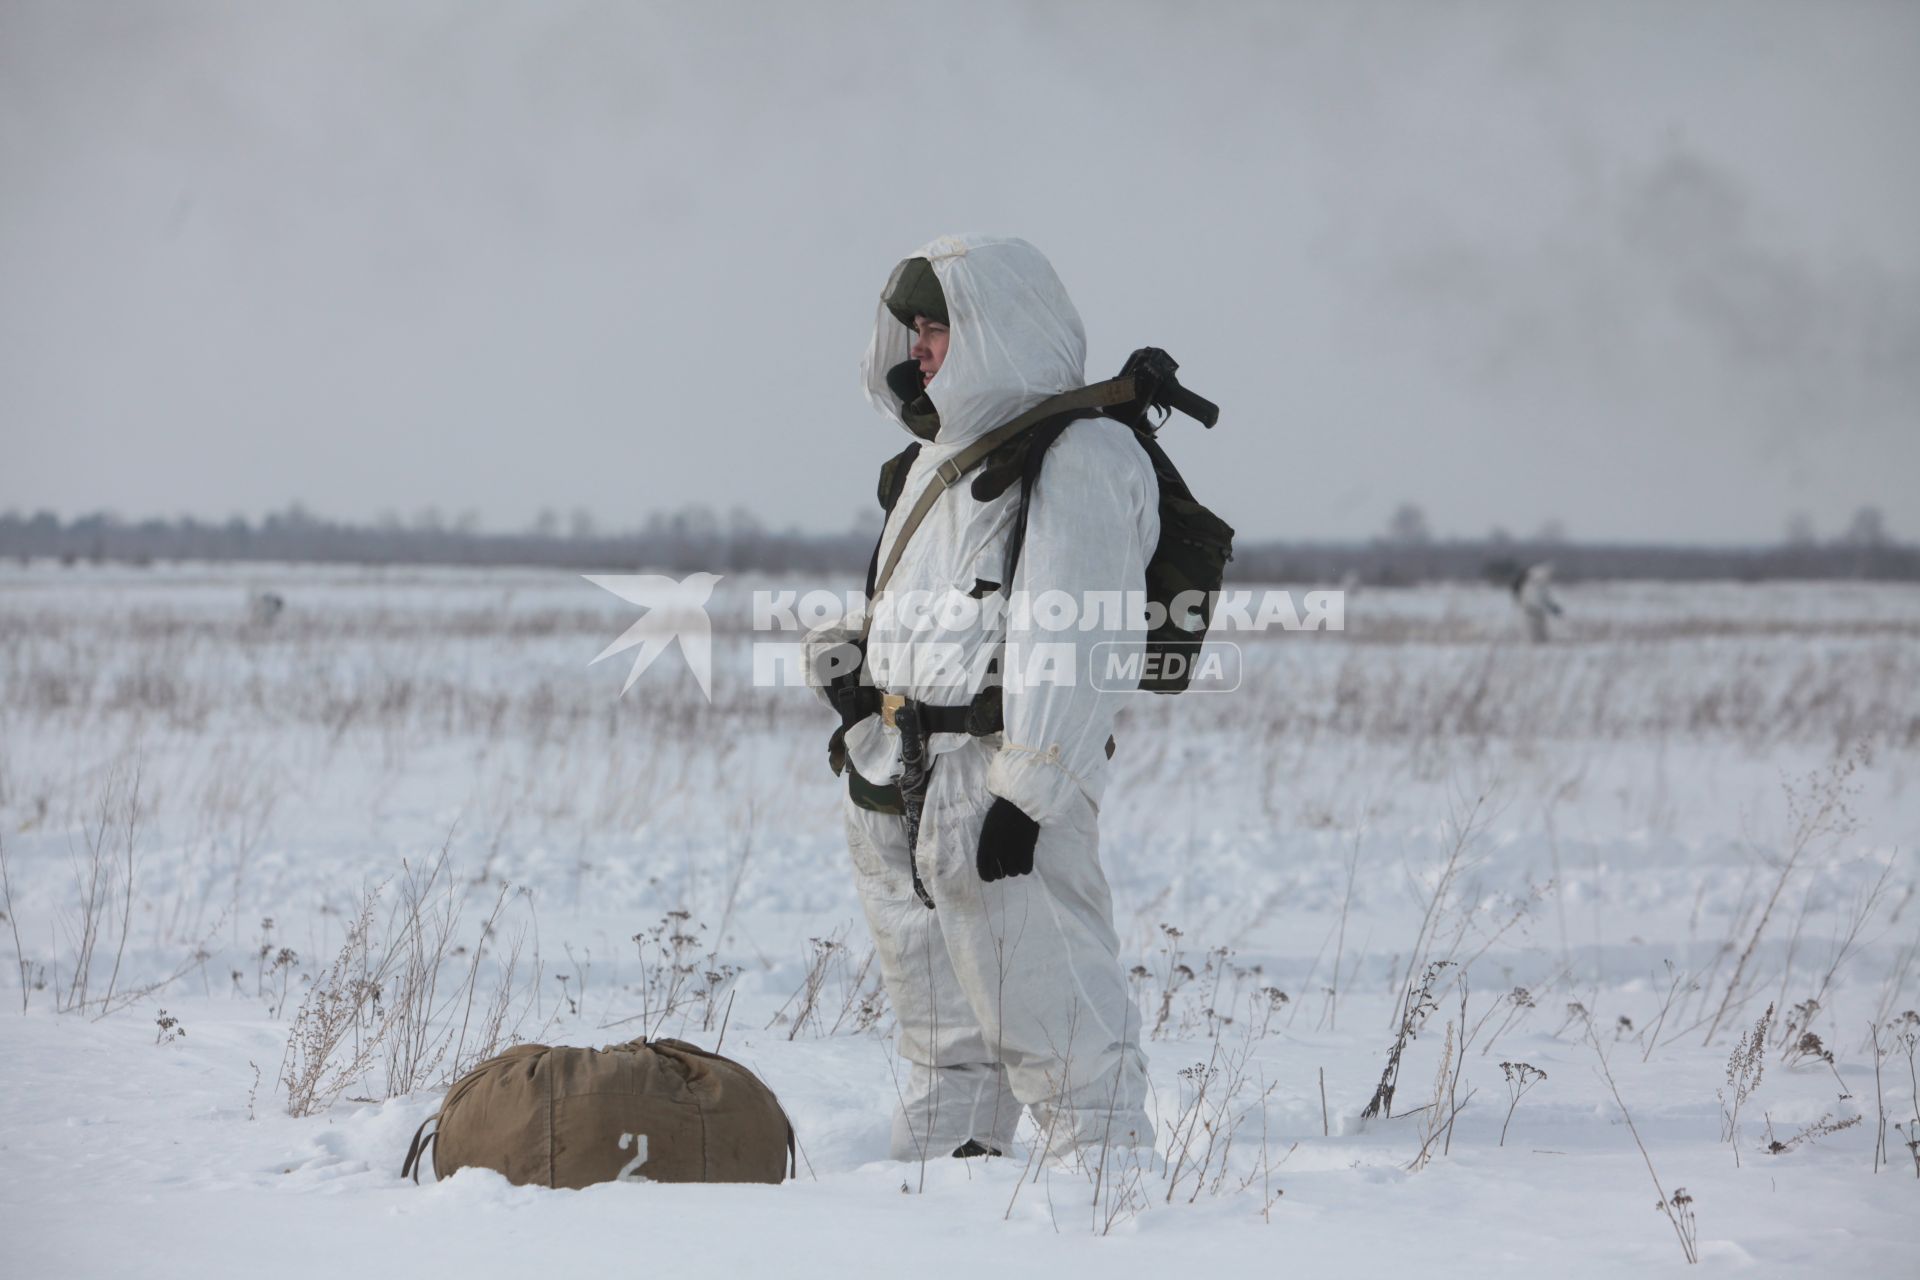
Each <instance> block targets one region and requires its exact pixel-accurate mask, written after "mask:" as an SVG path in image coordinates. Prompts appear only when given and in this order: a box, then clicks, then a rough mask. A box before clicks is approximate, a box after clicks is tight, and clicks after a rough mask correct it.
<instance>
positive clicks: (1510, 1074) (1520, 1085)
mask: <svg viewBox="0 0 1920 1280" xmlns="http://www.w3.org/2000/svg"><path fill="white" fill-rule="evenodd" d="M1500 1074H1501V1075H1502V1076H1503V1077H1505V1078H1506V1082H1507V1096H1508V1097H1509V1098H1511V1099H1512V1101H1511V1102H1509V1103H1508V1104H1507V1118H1506V1119H1505V1120H1503V1121H1501V1122H1500V1143H1499V1145H1500V1146H1503V1147H1504V1146H1506V1145H1507V1126H1508V1125H1510V1124H1512V1123H1513V1113H1514V1112H1515V1111H1517V1110H1519V1109H1520V1100H1521V1099H1522V1098H1524V1097H1526V1096H1527V1091H1528V1090H1529V1089H1531V1088H1533V1086H1535V1085H1536V1084H1539V1083H1540V1082H1541V1081H1542V1080H1545V1079H1546V1078H1547V1073H1546V1072H1544V1071H1542V1070H1541V1069H1540V1068H1538V1067H1536V1066H1534V1065H1533V1064H1532V1063H1530V1062H1503V1063H1501V1064H1500Z"/></svg>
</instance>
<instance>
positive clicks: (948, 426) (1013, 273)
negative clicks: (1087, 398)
mask: <svg viewBox="0 0 1920 1280" xmlns="http://www.w3.org/2000/svg"><path fill="white" fill-rule="evenodd" d="M907 256H909V257H917V258H925V259H927V260H928V261H929V262H931V263H932V264H933V271H934V275H935V276H936V277H937V278H938V279H939V281H940V288H941V291H942V292H943V293H945V295H946V300H947V321H948V329H949V331H950V333H951V337H950V339H949V345H948V347H947V358H946V361H945V362H944V363H943V364H942V365H941V366H940V372H939V373H938V374H936V375H935V376H934V379H933V381H932V382H930V383H928V384H927V390H926V394H927V398H928V399H929V400H931V401H932V402H933V406H934V408H935V409H937V410H938V411H939V413H940V433H939V435H937V436H936V437H934V443H935V444H936V445H940V446H948V447H954V446H960V445H965V444H966V443H967V442H968V441H970V440H973V439H974V438H975V437H977V436H980V435H982V434H984V433H986V432H988V431H991V430H992V429H993V428H995V427H997V426H999V425H1001V424H1002V423H1004V422H1007V421H1010V420H1011V419H1013V418H1015V417H1017V416H1019V415H1020V414H1021V413H1022V412H1023V411H1025V410H1027V409H1029V408H1031V407H1033V406H1034V405H1036V404H1038V403H1040V401H1042V400H1045V399H1046V398H1047V397H1048V396H1053V395H1058V394H1059V393H1060V392H1062V391H1071V390H1073V389H1074V388H1075V387H1079V386H1084V385H1085V383H1086V363H1087V336H1086V331H1085V329H1083V328H1082V327H1081V324H1080V313H1079V312H1078V311H1076V310H1074V306H1073V302H1072V301H1071V300H1070V299H1069V298H1068V297H1067V291H1066V287H1065V286H1064V285H1062V284H1061V283H1060V277H1059V276H1057V275H1055V274H1054V271H1053V264H1052V263H1050V262H1048V261H1047V259H1046V255H1045V254H1043V253H1041V252H1040V251H1039V250H1038V249H1036V248H1034V247H1033V246H1032V245H1030V244H1028V243H1027V242H1026V241H1025V240H1016V239H1011V238H1008V237H1003V236H985V235H960V236H941V237H940V238H939V239H937V240H934V241H933V242H932V243H930V244H928V245H926V246H924V247H923V248H920V249H917V250H915V251H914V252H913V253H912V254H909V255H907ZM912 346H913V334H912V332H911V331H910V330H908V329H907V327H906V326H905V325H903V324H901V323H900V322H899V321H898V320H896V319H895V318H894V316H893V313H892V312H890V311H888V310H887V308H886V306H885V304H884V303H880V302H876V303H875V304H874V320H873V339H872V341H871V342H869V343H868V344H867V354H866V357H865V358H864V359H863V360H862V361H861V363H860V373H861V377H862V378H863V380H864V381H865V383H866V389H867V399H868V400H870V401H872V402H873V406H874V407H875V408H876V409H878V410H880V412H881V413H883V414H885V415H886V416H887V417H888V418H890V419H892V420H893V421H894V422H896V423H900V425H901V427H902V429H903V430H904V429H905V423H903V422H901V417H900V411H901V408H902V406H901V402H900V397H899V396H897V395H895V394H894V393H893V390H892V388H890V387H888V386H887V371H888V370H889V369H891V368H893V367H894V366H895V365H897V364H899V363H901V362H902V361H903V360H906V359H908V354H907V353H908V351H909V350H910V349H911V347H912Z"/></svg>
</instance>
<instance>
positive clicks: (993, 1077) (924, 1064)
mask: <svg viewBox="0 0 1920 1280" xmlns="http://www.w3.org/2000/svg"><path fill="white" fill-rule="evenodd" d="M990 744H991V740H981V739H977V738H976V739H969V740H968V741H967V743H966V744H965V745H964V746H962V747H960V748H959V749H957V750H954V751H951V752H948V753H946V754H944V755H942V756H940V757H938V762H937V764H936V765H935V766H934V769H933V774H932V778H931V780H930V781H929V784H928V788H927V798H926V804H925V807H924V809H923V811H922V818H921V824H920V849H919V866H920V876H921V879H922V881H923V883H924V884H925V885H926V887H927V889H928V891H929V893H930V894H931V895H932V897H933V900H934V902H935V904H936V906H937V909H936V910H929V909H928V908H927V907H926V906H925V904H923V903H922V902H921V901H920V900H919V898H918V897H916V896H915V895H914V892H913V878H912V875H911V874H910V869H909V866H908V854H907V843H906V821H905V819H903V818H899V817H894V816H890V815H887V814H880V813H874V812H871V811H869V810H866V809H862V808H860V807H858V806H857V805H855V804H853V802H852V801H851V800H848V801H846V803H845V808H846V825H847V843H848V847H849V850H850V851H851V853H852V856H853V865H854V872H855V879H856V882H857V884H858V886H859V891H860V900H861V903H862V905H863V906H864V907H865V910H866V916H867V924H868V926H869V927H870V928H871V929H872V931H873V941H874V946H875V948H876V950H877V953H878V958H879V961H880V965H881V975H882V978H883V980H884V982H885V984H886V988H887V996H888V998H889V999H890V1000H891V1001H892V1004H893V1009H894V1014H895V1017H896V1018H897V1019H898V1020H899V1024H900V1035H899V1050H900V1056H901V1057H902V1058H903V1059H905V1060H906V1063H907V1067H908V1071H907V1078H906V1079H905V1080H903V1081H901V1082H900V1095H901V1102H900V1108H899V1110H898V1111H897V1112H896V1114H895V1116H894V1127H893V1142H892V1155H893V1158H895V1159H897V1160H918V1159H921V1158H923V1157H935V1156H945V1155H948V1154H950V1153H951V1152H953V1151H954V1149H955V1148H957V1147H960V1146H963V1145H964V1144H965V1143H966V1142H967V1140H968V1139H970V1138H971V1139H976V1140H978V1141H979V1142H981V1143H983V1144H985V1145H987V1146H989V1147H992V1148H994V1149H995V1150H998V1151H1001V1152H1010V1151H1011V1150H1012V1143H1013V1135H1014V1128H1015V1125H1016V1124H1017V1123H1018V1121H1019V1118H1020V1112H1021V1108H1022V1106H1023V1105H1024V1106H1027V1107H1031V1108H1032V1109H1033V1115H1034V1120H1035V1122H1036V1124H1037V1125H1038V1127H1039V1131H1040V1134H1041V1140H1042V1141H1043V1142H1044V1143H1045V1145H1046V1148H1047V1152H1048V1154H1060V1155H1065V1154H1067V1153H1070V1152H1072V1151H1075V1150H1085V1149H1088V1148H1095V1147H1098V1146H1100V1145H1102V1144H1108V1145H1112V1146H1115V1147H1133V1146H1148V1147H1150V1146H1152V1144H1153V1126H1152V1124H1151V1122H1150V1121H1149V1120H1148V1119H1147V1114H1146V1109H1145V1103H1146V1059H1145V1057H1144V1055H1143V1054H1142V1053H1141V1051H1140V1015H1139V1012H1138V1010H1137V1009H1136V1007H1135V1005H1134V1003H1133V999H1132V996H1131V994H1130V993H1129V992H1128V990H1127V984H1126V980H1125V978H1124V977H1123V975H1122V974H1121V971H1120V961H1119V938H1118V935H1117V934H1116V933H1115V931H1114V927H1113V897H1112V893H1111V892H1110V891H1109V889H1108V887H1107V880H1106V876H1105V874H1104V873H1103V872H1102V871H1101V869H1100V856H1099V838H1098V831H1097V828H1096V822H1095V813H1094V809H1093V806H1092V805H1091V804H1088V803H1085V802H1084V801H1083V802H1082V803H1081V804H1080V805H1078V806H1075V807H1074V808H1073V809H1072V810H1071V811H1070V813H1069V815H1068V817H1066V818H1064V819H1062V820H1060V821H1057V822H1053V823H1048V824H1044V825H1042V827H1041V829H1040V840H1039V844H1038V846H1037V847H1036V849H1035V851H1034V859H1033V862H1034V870H1033V873H1032V874H1031V875H1025V876H1014V877H1009V878H1007V879H1003V880H998V881H995V882H993V883H991V884H987V883H984V882H982V881H981V879H980V877H979V873H978V872H977V871H976V870H975V865H974V853H975V849H976V847H977V846H978V844H979V837H980V825H981V822H982V820H983V819H984V817H985V816H986V811H987V808H988V806H990V805H991V804H992V803H993V796H992V795H991V794H990V793H989V792H988V791H987V787H986V776H987V765H988V764H989V762H990V761H991V759H992V752H993V746H992V745H990Z"/></svg>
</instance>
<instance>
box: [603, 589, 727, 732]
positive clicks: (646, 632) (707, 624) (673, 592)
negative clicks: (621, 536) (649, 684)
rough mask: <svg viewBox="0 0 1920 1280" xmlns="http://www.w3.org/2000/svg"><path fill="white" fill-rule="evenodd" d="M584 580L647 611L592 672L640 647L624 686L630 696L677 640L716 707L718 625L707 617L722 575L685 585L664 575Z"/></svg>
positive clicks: (604, 655)
mask: <svg viewBox="0 0 1920 1280" xmlns="http://www.w3.org/2000/svg"><path fill="white" fill-rule="evenodd" d="M580 576H581V577H583V578H585V579H586V580H587V581H588V582H591V583H593V584H594V585H595V586H597V587H604V588H606V589H607V590H608V591H611V592H613V594H615V595H617V596H619V597H620V598H621V599H622V600H625V601H626V602H627V603H629V604H637V605H639V606H640V607H641V608H643V609H645V610H646V611H647V612H646V613H644V614H642V615H641V616H640V619H639V621H637V622H635V623H634V624H633V625H632V626H630V627H628V628H627V630H626V632H625V634H623V635H622V636H621V637H620V638H619V639H618V640H615V641H614V642H613V643H612V644H610V645H608V646H607V647H606V648H604V649H602V650H601V651H600V652H599V653H598V654H597V655H595V657H594V659H593V662H589V663H588V664H587V665H588V666H592V665H593V663H594V662H598V661H600V659H602V658H610V657H612V656H613V655H614V654H616V653H624V652H625V651H626V650H628V649H631V648H633V647H634V646H635V645H639V646H640V652H639V653H637V654H635V655H634V658H633V667H632V669H631V670H629V671H628V672H627V682H626V683H625V684H623V685H621V686H620V692H621V693H622V694H623V695H624V694H625V693H626V691H627V690H629V689H631V688H633V682H634V681H635V680H638V679H639V678H640V673H641V672H642V671H645V670H646V669H647V668H648V667H650V666H652V665H653V660H654V659H655V658H657V657H659V656H660V655H661V654H662V653H664V652H665V651H666V648H667V646H668V645H670V644H672V643H673V642H674V641H676V640H677V641H679V642H680V652H681V653H683V654H685V655H686V658H687V666H688V667H690V668H692V670H693V678H694V679H695V680H696V681H698V682H699V684H700V692H701V693H702V694H703V695H704V696H705V697H706V699H707V701H708V702H712V701H713V687H712V683H713V624H712V622H711V621H710V620H709V619H708V617H707V600H708V599H709V598H710V597H711V596H712V595H713V588H714V584H715V583H717V582H719V581H720V575H719V574H717V573H694V574H689V575H687V577H686V578H684V579H682V580H681V581H679V582H675V581H674V580H673V579H672V578H669V577H666V576H665V575H663V574H658V573H610V574H593V573H583V574H581V575H580Z"/></svg>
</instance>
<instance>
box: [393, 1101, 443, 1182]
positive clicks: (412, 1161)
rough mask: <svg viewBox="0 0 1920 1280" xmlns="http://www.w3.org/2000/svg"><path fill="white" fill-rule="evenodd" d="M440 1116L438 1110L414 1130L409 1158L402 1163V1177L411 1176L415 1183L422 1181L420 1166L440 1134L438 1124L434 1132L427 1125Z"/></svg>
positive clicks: (408, 1148)
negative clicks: (429, 1131) (428, 1130)
mask: <svg viewBox="0 0 1920 1280" xmlns="http://www.w3.org/2000/svg"><path fill="white" fill-rule="evenodd" d="M439 1118H440V1113H439V1112H437V1111H436V1112H434V1113H433V1114H432V1115H430V1116H428V1117H427V1118H426V1119H425V1120H422V1121H421V1122H420V1127H419V1128H418V1129H415V1130H414V1131H413V1141H412V1142H411V1143H409V1144H408V1145H407V1158H406V1160H405V1161H404V1162H403V1163H402V1164H401V1165H400V1176H401V1177H403V1178H406V1177H411V1178H412V1179H413V1180H414V1182H415V1183H418V1182H419V1181H420V1166H421V1164H422V1163H423V1162H424V1161H425V1160H426V1158H427V1151H428V1149H429V1148H431V1147H432V1146H433V1141H434V1139H435V1138H438V1137H439V1136H440V1128H439V1126H438V1125H435V1126H434V1130H433V1132H432V1133H428V1132H427V1126H428V1125H430V1124H433V1122H434V1121H435V1120H438V1119H439Z"/></svg>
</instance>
